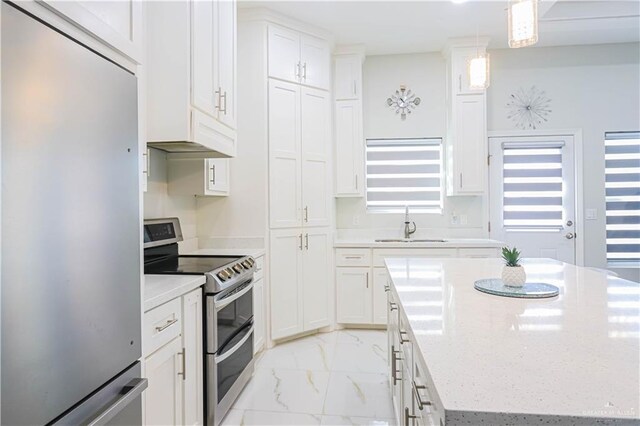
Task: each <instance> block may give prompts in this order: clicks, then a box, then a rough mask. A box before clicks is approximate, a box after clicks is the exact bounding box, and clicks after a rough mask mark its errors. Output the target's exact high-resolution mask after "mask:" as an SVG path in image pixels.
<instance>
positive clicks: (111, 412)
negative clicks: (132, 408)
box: [87, 379, 149, 426]
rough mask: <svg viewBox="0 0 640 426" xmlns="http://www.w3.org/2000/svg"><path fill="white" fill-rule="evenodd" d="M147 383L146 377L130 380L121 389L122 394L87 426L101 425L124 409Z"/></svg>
mask: <svg viewBox="0 0 640 426" xmlns="http://www.w3.org/2000/svg"><path fill="white" fill-rule="evenodd" d="M148 385H149V381H148V380H147V379H134V380H132V381H130V382H129V384H127V385H126V386H125V387H124V388H123V389H122V396H121V397H120V398H118V399H117V400H116V401H115V402H114V403H113V404H111V405H109V407H107V408H106V409H105V410H104V411H102V412H101V413H100V414H98V415H97V416H96V417H94V418H93V419H92V420H91V421H90V422H89V423H87V424H88V426H102V425H104V424H106V423H107V422H108V421H109V420H111V419H113V418H114V417H115V416H116V415H117V414H118V413H119V412H121V411H122V410H124V409H125V407H126V406H127V405H129V404H130V403H131V402H132V401H133V400H135V399H136V398H137V397H139V396H140V394H141V393H142V392H143V391H144V390H145V389H146V388H147V386H148Z"/></svg>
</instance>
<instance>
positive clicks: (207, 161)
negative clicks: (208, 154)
mask: <svg viewBox="0 0 640 426" xmlns="http://www.w3.org/2000/svg"><path fill="white" fill-rule="evenodd" d="M229 161H230V160H229V159H226V158H169V159H168V161H167V177H168V179H167V181H168V187H167V192H168V193H169V195H199V196H219V197H224V196H228V195H229V191H230V184H229V167H230V165H229Z"/></svg>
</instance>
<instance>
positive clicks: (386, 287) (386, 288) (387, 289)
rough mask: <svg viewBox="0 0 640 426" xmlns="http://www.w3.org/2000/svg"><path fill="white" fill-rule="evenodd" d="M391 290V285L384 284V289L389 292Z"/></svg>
mask: <svg viewBox="0 0 640 426" xmlns="http://www.w3.org/2000/svg"><path fill="white" fill-rule="evenodd" d="M390 290H391V287H389V286H388V285H386V284H385V285H384V291H385V292H389V291H390Z"/></svg>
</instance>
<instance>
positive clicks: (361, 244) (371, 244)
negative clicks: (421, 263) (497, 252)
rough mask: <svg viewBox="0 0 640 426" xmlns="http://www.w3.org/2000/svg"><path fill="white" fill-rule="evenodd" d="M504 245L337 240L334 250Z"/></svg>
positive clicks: (491, 242)
mask: <svg viewBox="0 0 640 426" xmlns="http://www.w3.org/2000/svg"><path fill="white" fill-rule="evenodd" d="M503 246H504V243H502V242H501V241H496V240H488V239H487V240H477V241H473V240H466V241H465V240H455V239H452V240H450V241H445V242H443V243H405V242H397V243H384V242H376V241H357V240H353V241H349V240H336V241H334V242H333V247H334V248H382V249H385V248H394V249H395V248H408V249H410V248H454V249H455V248H501V247H503Z"/></svg>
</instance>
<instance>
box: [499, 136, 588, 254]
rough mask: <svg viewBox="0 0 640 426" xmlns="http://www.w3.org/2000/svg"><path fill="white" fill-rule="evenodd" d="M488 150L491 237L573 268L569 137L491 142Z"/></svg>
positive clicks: (571, 177)
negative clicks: (571, 265) (489, 160)
mask: <svg viewBox="0 0 640 426" xmlns="http://www.w3.org/2000/svg"><path fill="white" fill-rule="evenodd" d="M489 150H490V154H491V163H490V170H489V175H490V183H489V186H490V216H491V222H490V227H491V230H490V235H491V238H494V239H496V240H500V241H504V242H505V243H506V244H507V245H508V246H511V247H513V246H515V247H517V248H518V249H520V251H521V252H522V255H523V256H524V257H547V258H552V259H557V260H561V261H563V262H567V263H575V239H576V238H582V237H583V236H582V235H576V231H575V229H576V224H575V220H576V218H575V173H574V146H573V137H571V136H544V137H537V136H526V137H504V138H498V137H496V138H490V140H489Z"/></svg>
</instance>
